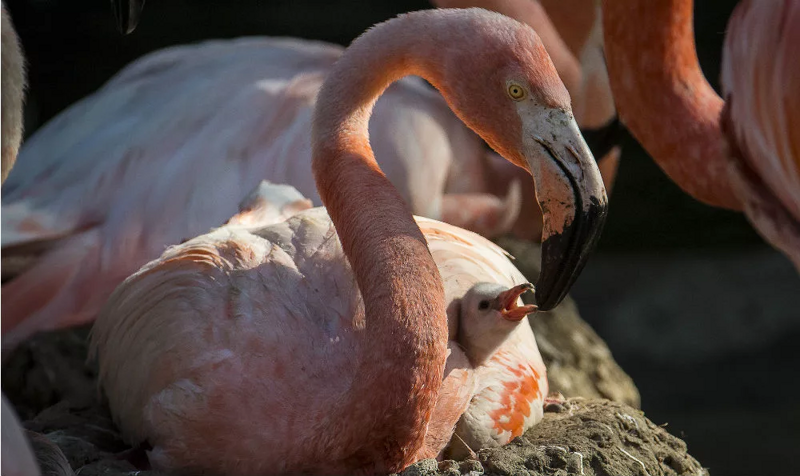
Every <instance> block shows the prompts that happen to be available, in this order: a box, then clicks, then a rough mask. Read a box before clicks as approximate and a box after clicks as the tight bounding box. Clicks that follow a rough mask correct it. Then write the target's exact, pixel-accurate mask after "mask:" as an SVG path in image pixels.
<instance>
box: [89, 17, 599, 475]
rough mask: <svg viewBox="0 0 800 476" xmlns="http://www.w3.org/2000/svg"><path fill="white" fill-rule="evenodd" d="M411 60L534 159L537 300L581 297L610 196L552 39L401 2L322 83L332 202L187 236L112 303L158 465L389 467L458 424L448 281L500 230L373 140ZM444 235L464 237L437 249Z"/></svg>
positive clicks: (124, 395)
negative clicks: (427, 184)
mask: <svg viewBox="0 0 800 476" xmlns="http://www.w3.org/2000/svg"><path fill="white" fill-rule="evenodd" d="M450 45H459V47H457V48H452V47H450ZM409 74H416V75H419V76H422V77H423V78H425V79H427V80H428V81H429V82H430V83H431V84H433V85H434V86H435V87H436V88H437V89H438V90H439V91H440V92H441V93H442V95H443V96H444V97H445V98H446V100H447V102H448V104H450V105H451V107H452V108H453V110H454V111H455V112H456V114H457V115H458V116H459V118H460V119H461V120H463V121H464V122H465V123H466V124H467V125H468V126H469V127H470V128H471V129H473V130H474V131H475V132H477V133H478V134H479V135H480V136H481V137H482V138H483V139H484V140H486V141H487V142H488V143H489V145H490V146H492V147H493V148H494V149H495V150H497V151H498V152H499V153H500V154H502V155H503V156H504V157H505V158H506V159H508V160H510V161H512V162H514V163H515V164H516V165H518V166H520V167H524V168H526V169H528V170H529V172H530V173H531V175H532V177H533V180H534V181H535V183H536V189H537V192H538V196H539V200H540V207H541V209H542V212H543V215H544V231H543V245H542V256H543V257H542V274H541V275H540V277H539V281H538V283H537V301H538V305H539V307H540V308H541V309H543V310H548V309H552V308H553V307H554V306H556V305H557V304H558V303H559V302H560V301H561V299H562V298H563V297H564V296H565V294H566V292H567V290H568V289H569V287H570V286H571V284H572V282H573V281H574V279H575V277H576V276H577V273H578V272H579V271H580V269H581V268H582V267H583V264H584V263H585V260H586V258H587V253H588V252H589V250H590V249H591V248H592V247H593V245H594V244H595V243H596V241H597V238H598V234H599V231H600V229H601V228H602V223H603V221H604V218H605V215H606V206H607V198H606V195H605V190H604V188H603V184H602V179H601V177H600V173H599V170H598V169H597V165H596V164H595V163H594V159H593V158H592V156H591V153H590V151H589V149H588V147H587V146H586V144H585V142H584V141H583V139H582V137H581V135H580V132H579V130H578V126H577V124H576V123H575V120H574V118H573V117H572V114H571V112H570V104H569V95H568V94H567V91H566V89H565V88H564V86H563V84H562V83H561V81H560V80H559V79H558V76H557V74H556V72H555V69H554V68H553V65H552V63H551V61H550V60H549V58H548V56H547V53H546V52H545V50H544V48H543V46H542V44H541V42H540V40H539V39H538V37H537V36H536V34H535V32H533V30H531V29H530V28H528V27H527V26H525V25H522V24H520V23H518V22H515V21H513V20H510V19H508V18H507V17H504V16H502V15H498V14H493V13H489V12H486V11H483V10H477V9H476V10H458V11H453V10H440V11H426V12H416V13H411V14H407V15H402V16H400V17H398V18H396V19H394V20H390V21H388V22H386V23H383V24H381V25H378V26H376V27H374V28H372V29H370V30H369V31H367V32H366V33H365V34H363V35H362V36H361V37H359V38H358V39H357V40H356V41H354V42H353V44H352V45H351V46H350V47H349V48H348V50H347V52H346V53H345V54H344V55H343V56H342V57H341V58H340V59H339V61H337V62H336V64H335V66H334V67H333V70H332V71H331V72H330V74H329V75H328V77H327V79H326V81H325V84H324V86H323V87H322V90H321V91H320V94H319V98H318V101H317V104H316V108H315V113H314V126H313V134H312V135H313V137H312V144H313V167H314V177H315V179H316V181H317V185H318V188H319V192H320V197H321V200H322V203H323V204H324V205H325V207H326V210H327V213H329V214H330V217H328V215H327V213H326V210H325V209H321V208H315V209H311V210H306V211H303V212H301V213H299V214H297V215H295V216H293V217H292V218H290V219H288V220H287V221H285V222H282V223H279V224H277V225H272V226H267V227H262V228H256V229H246V228H241V227H238V228H237V227H234V228H231V227H223V228H221V229H219V230H216V231H214V232H211V233H209V234H206V235H203V236H200V237H197V238H194V239H192V240H189V241H187V242H186V243H183V244H181V245H176V246H173V247H171V248H169V249H168V250H167V251H166V252H165V253H164V254H163V255H162V256H161V258H159V259H157V260H155V261H153V262H151V263H149V264H148V265H146V266H145V267H144V268H142V269H141V270H140V271H138V272H137V273H136V274H134V275H133V276H131V277H130V278H128V279H127V280H126V281H125V282H124V283H123V284H122V285H121V286H120V287H119V288H118V289H117V290H116V291H115V292H114V294H113V295H112V296H111V298H110V299H109V301H108V303H107V304H106V306H105V307H104V309H103V311H102V312H101V314H100V316H99V317H98V320H97V322H96V323H95V327H94V330H93V335H92V345H93V347H94V348H95V351H96V355H97V358H98V360H99V363H100V379H101V385H102V387H103V388H104V390H105V392H106V394H107V396H108V399H109V406H110V408H111V411H112V413H113V415H114V417H115V419H116V421H117V422H118V423H119V425H120V427H121V429H122V431H123V432H124V434H125V436H126V438H127V439H128V440H129V442H132V443H136V442H142V441H147V442H148V443H150V445H152V447H153V450H152V452H151V453H150V458H151V462H153V463H154V464H155V466H157V467H160V468H165V469H168V468H174V469H177V468H181V469H184V470H196V471H204V470H205V471H208V472H212V473H215V474H224V473H226V472H229V471H228V470H231V471H235V472H236V473H237V474H256V473H259V472H263V471H265V470H267V468H269V471H270V472H274V473H293V474H296V473H298V472H325V473H328V474H330V473H388V472H395V471H399V470H401V469H403V468H404V467H405V466H406V465H408V464H410V463H412V462H413V461H415V460H416V459H418V458H420V457H425V456H431V455H435V454H436V453H437V452H438V451H439V450H440V448H438V447H433V445H432V444H431V437H430V435H428V434H427V433H428V432H430V431H431V430H432V429H439V430H442V429H445V430H447V431H448V433H449V432H451V431H452V428H453V426H452V425H453V424H454V423H455V420H452V421H448V422H446V424H441V423H440V420H438V419H432V415H433V416H434V417H436V418H440V417H437V415H440V414H439V413H438V411H439V410H440V409H441V407H442V406H443V405H444V403H446V402H447V400H445V401H444V402H443V397H444V396H445V394H443V393H441V392H440V391H439V389H440V387H446V386H447V384H448V380H449V379H451V375H448V376H447V377H448V378H447V379H445V381H444V383H443V382H442V378H443V371H444V367H445V356H446V342H447V336H448V328H447V323H446V309H445V305H446V303H447V302H448V296H447V291H448V289H452V286H460V287H462V288H461V289H462V291H461V294H462V295H463V292H464V291H466V289H468V288H469V287H471V286H472V284H474V283H475V282H474V281H472V282H468V283H463V284H459V281H461V280H466V279H468V276H470V275H469V274H468V273H464V272H463V271H461V270H463V269H464V267H466V266H469V265H468V264H466V263H468V262H469V261H471V260H476V259H478V258H477V256H476V255H477V254H479V253H481V252H482V250H483V247H477V248H475V247H471V246H470V245H472V243H470V241H467V242H464V241H462V239H461V237H462V236H464V234H467V233H469V232H466V231H463V230H460V231H459V234H457V235H453V234H448V233H447V229H452V228H453V227H451V226H450V225H445V224H441V223H438V222H435V221H431V220H425V219H420V220H418V221H415V220H414V218H413V217H412V215H411V213H410V211H409V208H408V206H407V205H406V204H405V203H404V202H403V199H402V196H401V195H400V193H399V192H398V191H397V190H396V189H395V188H394V187H393V186H392V185H391V184H390V182H389V181H388V180H387V178H386V176H385V175H384V174H383V173H382V172H381V170H380V168H379V166H378V163H377V162H376V161H375V159H374V157H373V152H372V149H371V148H370V141H369V138H368V137H369V136H368V121H369V116H370V113H371V110H372V106H373V105H374V104H375V100H376V99H377V97H378V96H379V95H380V94H381V93H382V92H383V90H384V89H385V88H386V87H387V86H388V85H389V84H390V83H391V82H393V81H395V80H397V79H399V78H400V77H402V76H405V75H409ZM418 223H419V225H418ZM420 225H422V228H423V229H425V228H428V229H429V230H428V231H427V232H425V231H424V230H421V229H420ZM428 225H431V226H430V227H429V226H428ZM472 237H474V239H475V240H483V239H482V238H480V237H479V236H477V235H472ZM438 240H441V242H452V243H453V246H461V247H462V248H461V249H462V250H464V251H459V252H456V251H454V249H458V248H450V250H449V251H448V250H445V249H444V248H442V252H441V253H437V251H436V248H437V241H438ZM484 241H485V240H484ZM340 243H341V244H340ZM470 247H471V248H475V249H473V250H472V252H469V251H467V250H466V249H469V248H470ZM495 249H497V248H495ZM498 251H499V249H498ZM437 255H439V256H440V257H439V259H438V260H437V257H436V256H437ZM478 261H481V260H480V259H478ZM489 264H490V263H486V265H489ZM472 268H473V269H475V267H472ZM490 269H491V268H490ZM451 270H452V271H451ZM488 272H489V271H485V273H488ZM479 280H480V281H490V282H497V280H496V279H488V280H487V279H479ZM448 283H453V284H448ZM515 284H519V283H515ZM156 363H157V365H156ZM437 422H439V423H438V424H437ZM429 423H430V425H429ZM433 440H434V441H437V442H441V441H446V440H447V438H441V437H437V438H434V439H433Z"/></svg>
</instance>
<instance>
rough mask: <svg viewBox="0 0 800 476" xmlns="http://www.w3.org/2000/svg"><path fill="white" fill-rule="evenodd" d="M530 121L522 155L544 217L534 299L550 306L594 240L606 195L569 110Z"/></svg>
mask: <svg viewBox="0 0 800 476" xmlns="http://www.w3.org/2000/svg"><path fill="white" fill-rule="evenodd" d="M530 124H531V127H530V130H528V131H526V135H525V138H524V140H525V158H526V160H527V162H528V165H529V167H530V171H531V174H532V175H533V180H534V185H535V187H536V201H537V202H538V203H539V207H540V208H541V210H542V217H543V222H544V223H543V229H542V267H541V274H540V275H539V280H538V281H537V283H536V303H537V304H538V306H539V309H540V310H542V311H549V310H551V309H553V308H554V307H556V306H557V305H558V304H559V303H560V302H561V301H562V300H563V299H564V297H565V296H566V295H567V292H569V290H570V288H571V287H572V284H573V283H574V282H575V280H576V279H577V277H578V275H580V272H581V271H582V270H583V267H584V265H585V264H586V260H587V258H588V257H589V254H590V253H591V251H592V250H593V249H594V247H595V245H596V244H597V241H598V240H599V238H600V233H601V231H602V229H603V225H604V223H605V220H606V215H607V214H608V198H607V197H606V190H605V187H604V186H603V179H602V176H601V175H600V170H599V169H598V168H597V163H596V162H595V160H594V157H593V156H592V153H591V151H590V150H589V147H588V146H587V145H586V142H585V141H584V140H583V137H582V136H581V133H580V130H579V129H578V125H577V124H576V123H575V119H574V118H573V117H572V113H570V112H568V111H563V110H555V109H554V110H551V111H549V113H548V115H547V116H546V117H537V118H536V120H535V121H533V120H532V121H530Z"/></svg>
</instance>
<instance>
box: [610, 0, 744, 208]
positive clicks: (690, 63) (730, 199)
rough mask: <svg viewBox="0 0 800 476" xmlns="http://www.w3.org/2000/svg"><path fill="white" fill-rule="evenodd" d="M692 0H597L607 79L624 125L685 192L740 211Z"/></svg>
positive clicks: (718, 103) (718, 101)
mask: <svg viewBox="0 0 800 476" xmlns="http://www.w3.org/2000/svg"><path fill="white" fill-rule="evenodd" d="M692 8H693V2H692V0H660V1H657V2H647V1H641V0H603V31H604V39H605V48H606V61H607V62H608V72H609V79H610V80H611V88H612V91H613V93H614V98H615V100H616V104H617V110H618V111H619V115H620V117H621V118H622V120H623V121H624V122H625V125H626V126H627V127H628V129H629V130H630V131H631V133H633V135H634V136H635V137H636V139H637V140H639V142H641V144H642V145H643V146H644V147H645V149H647V151H648V152H649V153H650V155H651V156H652V157H653V159H655V161H656V162H657V163H658V165H659V166H660V167H661V168H662V169H663V170H664V172H666V173H667V175H669V176H670V178H672V180H673V181H675V183H677V184H678V185H679V186H680V187H681V188H682V189H683V190H684V191H686V192H687V193H689V194H690V195H692V196H693V197H695V198H696V199H698V200H700V201H702V202H705V203H708V204H710V205H714V206H718V207H724V208H731V209H734V210H741V209H742V203H741V201H740V200H739V199H738V197H737V196H736V194H735V193H734V191H733V188H732V187H731V184H730V182H729V180H728V169H727V167H728V160H727V159H728V149H727V145H726V142H725V138H724V135H723V133H722V129H721V127H720V113H721V111H722V106H723V101H722V99H721V98H720V97H719V96H718V95H717V94H716V93H715V92H714V90H713V89H712V88H711V86H710V85H709V84H708V81H706V79H705V77H704V76H703V73H702V71H701V69H700V64H699V62H698V60H697V53H696V51H695V43H694V27H693V14H692Z"/></svg>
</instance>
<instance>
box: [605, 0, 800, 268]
mask: <svg viewBox="0 0 800 476" xmlns="http://www.w3.org/2000/svg"><path fill="white" fill-rule="evenodd" d="M692 8H693V2H692V0H664V1H661V2H655V3H652V4H651V3H650V2H639V1H635V0H614V1H607V0H606V1H604V3H603V12H604V15H603V18H604V20H603V21H604V28H605V30H604V31H605V33H604V34H605V44H606V54H607V59H608V69H609V74H610V78H611V85H612V88H613V91H614V96H615V97H616V99H617V107H618V108H619V111H620V115H621V117H622V119H623V120H624V121H625V123H626V125H627V126H628V128H629V129H630V130H631V132H632V133H633V134H634V136H635V137H636V138H637V139H638V140H639V141H640V142H641V143H642V144H643V145H644V147H645V148H646V149H647V150H648V152H649V153H650V154H651V155H652V157H653V158H654V159H655V161H656V162H657V163H658V164H659V166H660V167H661V168H662V169H663V170H664V171H665V172H666V173H667V175H669V176H670V178H671V179H672V180H673V181H675V183H677V184H678V185H679V186H680V187H681V188H683V190H684V191H686V192H687V193H688V194H690V195H692V196H693V197H695V198H697V199H698V200H700V201H702V202H705V203H708V204H710V205H714V206H718V207H724V208H730V209H733V210H743V211H744V213H745V215H746V216H747V217H748V219H749V220H750V222H751V223H752V224H753V225H754V226H755V228H756V229H757V230H758V231H759V233H760V234H761V235H762V236H763V237H764V238H765V239H766V240H767V241H768V242H770V243H771V244H772V245H773V246H775V247H776V248H778V249H779V250H781V251H782V252H784V253H785V254H786V255H787V256H788V257H789V258H790V259H792V260H793V261H794V263H795V265H796V266H798V267H800V133H799V132H798V131H800V129H798V127H797V124H798V123H800V94H798V91H800V89H798V88H799V87H800V67H798V62H797V61H796V58H795V52H794V50H795V49H796V46H797V45H798V44H800V3H799V2H796V1H784V2H754V1H743V2H741V3H740V4H739V5H738V6H737V7H736V10H735V11H734V13H733V15H732V16H731V19H730V20H729V23H728V31H727V34H726V37H725V45H724V48H723V56H722V91H723V96H724V98H725V101H724V102H723V99H722V98H720V97H719V96H718V95H717V94H716V93H715V92H714V90H713V89H712V88H711V86H710V85H709V84H708V82H707V81H706V80H705V78H704V77H703V74H702V72H701V70H700V66H699V64H698V61H697V54H696V52H695V44H694V36H693V29H692ZM654 92H657V93H654Z"/></svg>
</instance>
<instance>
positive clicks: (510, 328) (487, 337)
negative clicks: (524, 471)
mask: <svg viewBox="0 0 800 476" xmlns="http://www.w3.org/2000/svg"><path fill="white" fill-rule="evenodd" d="M531 289H533V285H532V284H530V283H522V284H517V285H516V286H511V287H509V286H508V285H501V284H498V283H495V282H491V283H489V282H481V283H477V284H475V285H473V286H472V288H470V289H469V290H468V291H467V293H466V294H464V297H463V298H461V299H460V300H456V301H454V303H455V304H454V305H455V306H457V307H458V331H457V342H458V343H459V344H460V345H461V347H462V348H463V350H464V353H465V355H466V357H467V359H468V360H469V362H470V365H471V367H472V368H473V369H474V373H475V380H476V383H475V386H476V389H475V390H474V391H473V393H474V395H473V397H472V398H471V399H470V403H469V406H468V407H467V409H466V410H465V412H464V414H463V415H462V417H461V418H460V419H459V421H458V424H457V426H456V430H455V435H456V436H457V438H454V439H453V442H451V445H450V447H449V448H448V456H449V457H451V458H455V459H462V458H463V457H465V456H467V455H468V454H469V453H470V452H472V451H477V450H479V449H483V448H491V447H497V446H501V445H504V444H506V443H508V442H509V441H511V440H512V439H513V438H516V437H517V436H520V435H522V434H523V433H524V432H525V431H527V430H528V429H529V428H531V427H532V426H533V425H535V424H536V423H538V422H539V421H540V420H541V419H542V416H543V415H544V413H543V404H544V398H545V396H546V395H547V393H548V392H547V389H548V384H547V370H546V368H545V366H544V362H543V361H542V356H541V355H540V354H539V349H538V348H537V347H536V346H535V342H536V341H535V339H534V337H533V333H532V332H531V327H530V325H529V324H528V322H527V317H526V316H527V315H528V314H530V313H532V312H535V311H536V310H537V307H536V306H535V305H532V304H527V305H520V302H521V301H520V299H519V297H520V296H521V295H522V294H523V293H525V292H526V291H528V290H531ZM531 342H533V345H531ZM461 442H463V444H464V445H465V446H466V448H459V446H458V443H461ZM464 450H469V451H464Z"/></svg>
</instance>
